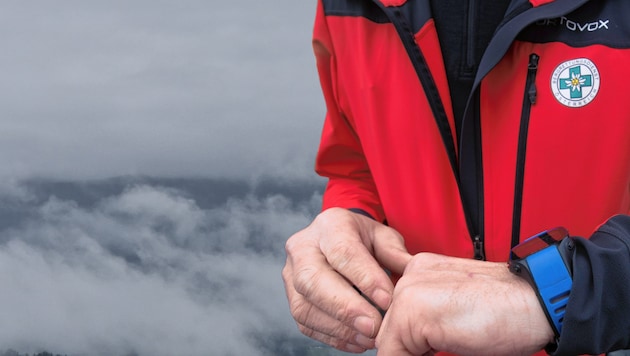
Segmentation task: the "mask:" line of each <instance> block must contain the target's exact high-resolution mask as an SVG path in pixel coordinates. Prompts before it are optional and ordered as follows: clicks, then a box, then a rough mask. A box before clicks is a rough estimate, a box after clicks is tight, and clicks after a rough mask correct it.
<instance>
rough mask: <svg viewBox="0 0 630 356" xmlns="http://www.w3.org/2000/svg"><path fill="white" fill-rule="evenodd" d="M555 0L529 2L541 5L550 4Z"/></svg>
mask: <svg viewBox="0 0 630 356" xmlns="http://www.w3.org/2000/svg"><path fill="white" fill-rule="evenodd" d="M553 1H554V0H529V2H530V3H531V4H532V5H534V7H536V6H540V5H545V4H548V3H550V2H553Z"/></svg>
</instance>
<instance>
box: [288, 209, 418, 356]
mask: <svg viewBox="0 0 630 356" xmlns="http://www.w3.org/2000/svg"><path fill="white" fill-rule="evenodd" d="M286 252H287V261H286V265H285V267H284V269H283V270H282V278H283V280H284V284H285V288H286V293H287V298H288V300H289V307H290V309H291V314H292V315H293V318H294V319H295V321H296V322H297V324H298V327H299V329H300V331H301V332H302V333H303V334H305V335H307V336H309V337H311V338H313V339H316V340H319V341H321V342H324V343H326V344H328V345H331V346H333V347H335V348H337V349H340V350H343V351H346V352H356V353H360V352H363V351H365V350H367V349H371V348H374V338H375V337H376V334H377V333H378V330H379V327H380V325H381V322H382V318H381V315H380V312H379V311H378V310H377V309H376V308H375V307H374V306H372V305H371V304H370V302H369V301H368V300H366V299H365V298H364V297H363V296H361V295H360V294H359V293H358V292H357V290H356V289H355V288H354V287H356V288H358V289H359V290H360V291H361V292H362V293H363V294H364V295H365V296H367V297H368V298H369V299H370V300H371V301H372V302H373V303H374V304H376V305H377V306H378V307H380V308H381V309H383V310H387V308H389V305H390V304H391V301H392V293H393V290H394V286H393V283H392V281H391V279H390V278H389V276H388V275H387V273H386V272H385V271H384V269H383V268H386V269H388V270H390V271H391V272H393V273H395V274H402V272H403V271H404V269H405V266H406V265H407V262H408V261H409V260H410V259H411V255H409V253H408V252H407V250H406V249H405V245H404V241H403V238H402V236H401V235H400V234H399V233H398V232H396V231H395V230H394V229H392V228H390V227H387V226H385V225H383V224H381V223H378V222H376V221H374V220H372V219H370V218H368V217H365V216H363V215H360V214H356V213H353V212H351V211H349V210H346V209H341V208H331V209H328V210H326V211H324V212H322V213H321V214H319V215H318V216H317V217H316V218H315V220H313V223H312V224H311V225H309V226H308V227H307V228H305V229H304V230H301V231H299V232H297V233H296V234H294V235H293V236H291V237H290V238H289V240H288V241H287V243H286ZM353 286H354V287H353Z"/></svg>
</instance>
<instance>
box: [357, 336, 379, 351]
mask: <svg viewBox="0 0 630 356" xmlns="http://www.w3.org/2000/svg"><path fill="white" fill-rule="evenodd" d="M354 341H355V342H356V343H357V345H359V346H361V347H363V348H366V349H373V348H374V343H375V341H374V339H373V338H370V337H367V336H365V335H363V334H357V336H356V337H355V338H354Z"/></svg>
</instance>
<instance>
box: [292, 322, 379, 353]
mask: <svg viewBox="0 0 630 356" xmlns="http://www.w3.org/2000/svg"><path fill="white" fill-rule="evenodd" d="M298 329H299V330H300V332H302V334H304V335H306V336H308V337H310V338H312V339H314V340H317V341H320V342H322V343H324V344H326V345H330V346H332V347H334V348H336V349H338V350H341V351H344V352H351V353H363V352H365V351H367V350H369V349H373V348H374V346H372V347H369V348H366V347H363V346H361V345H357V344H354V343H350V342H348V341H346V340H341V339H337V338H334V337H331V336H329V335H326V334H322V333H320V332H318V331H315V330H311V329H308V328H305V327H303V326H302V325H298Z"/></svg>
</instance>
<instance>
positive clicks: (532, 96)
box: [527, 53, 540, 104]
mask: <svg viewBox="0 0 630 356" xmlns="http://www.w3.org/2000/svg"><path fill="white" fill-rule="evenodd" d="M539 59H540V57H539V56H538V55H537V54H536V53H532V54H531V55H530V56H529V65H528V66H527V72H528V75H527V76H528V77H529V79H530V84H529V88H528V89H527V95H528V96H529V102H530V103H532V104H536V95H537V94H538V92H537V90H536V81H535V80H534V79H535V78H536V72H537V71H538V60H539Z"/></svg>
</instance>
